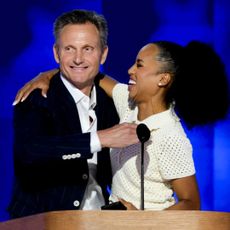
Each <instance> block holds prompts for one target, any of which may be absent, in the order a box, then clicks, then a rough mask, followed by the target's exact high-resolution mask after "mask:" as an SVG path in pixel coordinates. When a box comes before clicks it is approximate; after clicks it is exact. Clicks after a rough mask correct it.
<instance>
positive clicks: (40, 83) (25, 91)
mask: <svg viewBox="0 0 230 230" xmlns="http://www.w3.org/2000/svg"><path fill="white" fill-rule="evenodd" d="M57 72H58V69H52V70H49V71H46V72H42V73H39V74H38V75H37V76H36V77H35V78H33V79H32V80H31V81H29V82H27V83H26V84H25V85H24V86H23V87H22V88H21V89H20V90H19V91H18V92H17V95H16V97H15V99H14V102H13V105H16V104H18V103H19V102H23V101H24V100H25V99H26V98H27V97H28V96H29V94H30V93H31V92H32V91H33V90H35V89H41V94H42V96H43V97H46V94H47V91H48V89H49V84H50V80H51V78H52V77H53V76H54V74H56V73H57Z"/></svg>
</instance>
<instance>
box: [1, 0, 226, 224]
mask: <svg viewBox="0 0 230 230" xmlns="http://www.w3.org/2000/svg"><path fill="white" fill-rule="evenodd" d="M0 6H1V8H0V9H1V11H0V21H1V35H0V44H1V52H0V82H1V86H0V88H1V89H0V221H1V220H6V219H7V218H8V215H7V212H6V211H5V209H6V207H7V204H8V202H9V199H10V193H11V189H12V182H13V162H12V142H13V140H12V105H11V104H12V102H13V99H14V96H15V94H16V92H17V90H18V89H19V88H20V87H21V86H22V85H23V84H24V83H25V82H27V81H28V80H29V79H31V78H32V77H34V76H35V75H36V74H38V73H39V72H40V71H44V70H47V69H50V68H53V67H56V64H55V62H54V60H53V55H52V44H53V36H52V24H53V21H54V19H55V18H56V17H57V16H58V15H59V14H60V13H62V12H64V11H67V10H71V9H75V8H79V9H83V8H84V9H90V10H95V11H97V12H99V13H102V14H104V15H105V17H106V18H107V20H108V23H109V47H110V49H109V56H108V59H107V62H106V64H105V65H104V67H103V69H104V71H105V72H106V73H108V74H110V75H111V76H113V77H114V78H117V79H118V80H120V81H122V82H127V80H128V75H127V69H128V68H129V67H130V65H131V64H132V63H133V62H134V60H135V56H136V54H137V51H138V50H139V49H140V48H141V47H142V46H143V45H144V44H146V43H148V42H150V41H151V40H161V39H162V40H171V41H175V42H178V43H180V44H182V45H184V44H186V43H187V42H189V41H191V40H194V39H195V40H200V41H204V42H207V43H209V44H211V45H212V46H213V48H214V49H215V50H216V51H217V52H218V53H219V55H220V56H221V58H222V59H223V60H224V62H225V64H226V68H227V72H228V75H229V73H230V43H229V41H230V27H229V25H230V14H229V12H230V2H229V1H228V0H203V1H200V0H183V1H182V0H145V1H124V0H122V1H121V0H104V1H103V0H68V1H66V0H58V1H54V0H33V1H31V0H28V1H26V0H21V1H16V0H14V1H10V0H9V1H2V2H1V3H0ZM217 84H218V80H217ZM220 103H221V102H220ZM229 130H230V120H229V119H226V120H225V121H223V122H220V123H218V124H216V125H215V126H205V127H197V128H195V129H194V130H192V131H188V132H187V133H188V135H189V137H190V138H191V141H192V144H193V146H194V159H195V164H196V170H197V178H198V183H199V187H200V193H201V199H202V210H213V211H230V199H229V193H230V179H229V175H230V164H229V162H230V141H229V140H228V139H229V136H228V132H229Z"/></svg>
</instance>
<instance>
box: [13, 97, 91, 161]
mask: <svg viewBox="0 0 230 230" xmlns="http://www.w3.org/2000/svg"><path fill="white" fill-rule="evenodd" d="M35 96H36V94H35ZM35 98H36V97H35ZM35 101H36V103H34V100H33V98H32V100H31V99H27V100H26V101H25V103H21V104H19V105H18V106H16V107H15V109H14V152H15V157H16V159H17V160H20V161H21V163H23V164H31V163H34V162H37V163H41V162H48V161H51V160H52V161H55V160H56V161H59V160H63V159H64V160H65V157H67V160H68V157H70V159H75V160H77V159H79V158H80V159H82V158H91V157H92V154H91V152H90V133H85V134H83V133H81V131H79V132H76V131H75V132H74V131H73V130H72V131H71V132H69V133H70V134H68V132H67V133H66V134H63V133H62V132H60V131H59V130H58V128H59V127H55V124H53V123H54V122H53V119H54V118H53V116H54V115H52V114H51V113H50V111H49V109H48V108H47V106H46V103H47V101H46V99H44V98H41V96H40V95H39V100H35ZM60 122H61V121H60ZM67 155H68V156H67Z"/></svg>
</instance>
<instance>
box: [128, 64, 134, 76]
mask: <svg viewBox="0 0 230 230" xmlns="http://www.w3.org/2000/svg"><path fill="white" fill-rule="evenodd" d="M128 74H129V75H132V74H134V65H132V66H131V67H130V68H129V70H128Z"/></svg>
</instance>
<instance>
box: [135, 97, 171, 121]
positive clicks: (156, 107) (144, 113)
mask: <svg viewBox="0 0 230 230" xmlns="http://www.w3.org/2000/svg"><path fill="white" fill-rule="evenodd" d="M137 106H138V115H137V117H138V120H139V121H142V120H144V119H146V118H148V117H150V116H152V115H154V114H157V113H161V112H164V111H165V110H167V106H166V104H165V103H164V102H156V101H154V100H151V101H149V102H143V103H138V105H137Z"/></svg>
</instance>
